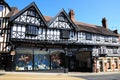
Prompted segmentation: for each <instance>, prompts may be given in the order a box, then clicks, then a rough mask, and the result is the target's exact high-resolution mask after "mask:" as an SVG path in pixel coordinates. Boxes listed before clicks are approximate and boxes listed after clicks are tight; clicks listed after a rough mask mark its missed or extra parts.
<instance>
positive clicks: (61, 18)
mask: <svg viewBox="0 0 120 80" xmlns="http://www.w3.org/2000/svg"><path fill="white" fill-rule="evenodd" d="M77 30H78V29H77V26H76V25H75V24H74V23H73V22H72V20H71V19H70V18H69V17H68V15H67V13H66V12H65V10H64V9H62V10H61V11H60V12H59V13H58V14H57V15H56V16H55V17H54V18H53V19H52V20H51V21H50V23H49V24H48V29H47V35H48V36H47V39H48V40H55V41H68V40H71V41H72V40H73V38H74V39H76V38H75V37H76V32H77Z"/></svg>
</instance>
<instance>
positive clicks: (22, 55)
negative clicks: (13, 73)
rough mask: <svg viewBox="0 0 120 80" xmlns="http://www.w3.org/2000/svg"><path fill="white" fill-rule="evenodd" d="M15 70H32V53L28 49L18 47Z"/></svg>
mask: <svg viewBox="0 0 120 80" xmlns="http://www.w3.org/2000/svg"><path fill="white" fill-rule="evenodd" d="M15 61H16V62H15V63H16V70H32V69H33V68H32V65H33V53H32V50H30V49H18V50H17V56H16V60H15Z"/></svg>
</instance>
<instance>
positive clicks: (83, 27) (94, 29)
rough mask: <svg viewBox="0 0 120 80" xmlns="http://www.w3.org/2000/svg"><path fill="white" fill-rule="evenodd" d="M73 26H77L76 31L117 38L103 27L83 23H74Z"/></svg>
mask: <svg viewBox="0 0 120 80" xmlns="http://www.w3.org/2000/svg"><path fill="white" fill-rule="evenodd" d="M75 24H76V25H77V26H78V29H79V30H78V31H84V32H89V33H95V34H102V35H107V36H118V34H116V33H114V32H113V31H111V30H110V29H106V28H104V27H103V26H97V25H92V24H87V23H83V22H75Z"/></svg>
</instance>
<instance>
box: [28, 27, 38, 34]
mask: <svg viewBox="0 0 120 80" xmlns="http://www.w3.org/2000/svg"><path fill="white" fill-rule="evenodd" d="M26 35H29V36H37V35H38V27H37V26H31V25H28V26H26Z"/></svg>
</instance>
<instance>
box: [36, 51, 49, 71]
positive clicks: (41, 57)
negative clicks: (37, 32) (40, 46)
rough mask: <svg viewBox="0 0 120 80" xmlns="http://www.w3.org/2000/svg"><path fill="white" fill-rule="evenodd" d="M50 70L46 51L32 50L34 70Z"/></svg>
mask: <svg viewBox="0 0 120 80" xmlns="http://www.w3.org/2000/svg"><path fill="white" fill-rule="evenodd" d="M48 69H50V56H49V54H48V52H47V51H39V50H34V70H48Z"/></svg>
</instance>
